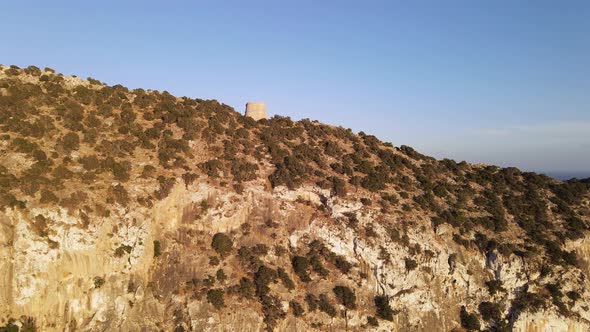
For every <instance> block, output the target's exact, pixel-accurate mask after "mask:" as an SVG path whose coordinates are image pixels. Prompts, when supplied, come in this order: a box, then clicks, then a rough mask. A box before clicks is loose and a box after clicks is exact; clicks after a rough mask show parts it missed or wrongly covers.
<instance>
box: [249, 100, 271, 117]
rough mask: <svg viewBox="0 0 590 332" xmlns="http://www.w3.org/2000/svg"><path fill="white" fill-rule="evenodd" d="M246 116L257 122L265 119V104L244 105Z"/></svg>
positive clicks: (252, 103) (250, 103)
mask: <svg viewBox="0 0 590 332" xmlns="http://www.w3.org/2000/svg"><path fill="white" fill-rule="evenodd" d="M245 115H246V116H249V117H251V118H252V119H254V120H256V121H258V120H260V119H266V118H267V117H266V104H264V103H263V102H249V103H246V114H245Z"/></svg>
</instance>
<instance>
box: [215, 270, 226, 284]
mask: <svg viewBox="0 0 590 332" xmlns="http://www.w3.org/2000/svg"><path fill="white" fill-rule="evenodd" d="M215 278H217V281H219V282H224V281H225V280H226V279H227V275H226V274H225V272H223V269H218V270H217V272H216V273H215Z"/></svg>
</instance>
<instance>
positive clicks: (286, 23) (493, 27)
mask: <svg viewBox="0 0 590 332" xmlns="http://www.w3.org/2000/svg"><path fill="white" fill-rule="evenodd" d="M0 29H1V31H3V34H2V35H3V38H2V42H1V44H0V63H3V64H17V65H19V66H26V65H29V64H35V65H37V66H40V67H43V66H49V67H52V68H54V69H56V70H58V71H59V72H63V73H64V74H75V75H78V76H82V77H87V76H91V77H94V78H96V79H99V80H101V81H104V82H107V83H109V84H116V83H121V84H123V85H126V86H128V87H131V88H138V87H143V88H151V89H159V90H168V91H170V92H171V93H174V94H177V95H186V96H190V97H198V98H212V99H218V100H219V101H222V102H225V103H226V104H229V105H231V106H233V107H234V108H236V110H238V111H242V110H243V107H244V104H245V102H246V101H249V100H262V101H266V103H267V108H268V110H269V112H270V113H271V114H280V115H285V116H290V117H292V118H293V119H301V118H306V117H307V118H311V119H317V120H320V121H322V122H326V123H330V124H336V125H342V126H344V127H350V128H352V129H353V130H355V131H360V130H363V131H365V132H367V133H372V134H375V135H377V136H378V137H379V138H381V139H383V140H385V141H391V142H393V143H394V144H395V145H401V144H406V145H410V146H413V147H415V148H417V149H418V150H420V151H422V152H424V153H427V154H430V155H434V156H436V157H438V158H442V157H451V158H454V159H457V160H467V161H470V162H485V163H492V164H498V165H502V166H517V167H521V168H523V169H526V170H536V171H590V1H537V0H535V1H471V0H470V1H394V0H390V1H354V2H350V1H317V0H315V1H233V2H226V1H192V2H182V1H158V2H150V1H141V2H140V1H137V2H135V1H134V2H131V1H76V2H74V1H72V2H63V1H37V2H33V1H18V2H17V1H14V2H13V3H12V4H9V3H3V4H2V12H1V13H0Z"/></svg>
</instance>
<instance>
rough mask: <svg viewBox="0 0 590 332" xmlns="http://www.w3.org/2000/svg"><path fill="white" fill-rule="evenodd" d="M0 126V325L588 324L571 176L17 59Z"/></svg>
mask: <svg viewBox="0 0 590 332" xmlns="http://www.w3.org/2000/svg"><path fill="white" fill-rule="evenodd" d="M0 128H1V131H0V230H1V232H0V257H1V259H0V331H14V330H16V328H17V327H20V329H21V330H22V331H31V330H35V329H36V330H39V331H64V330H66V331H74V330H79V331H191V330H193V331H229V330H231V331H257V330H276V331H340V330H350V331H366V330H374V331H392V330H395V331H397V330H411V331H414V330H423V331H449V330H452V329H456V330H461V329H465V330H480V329H481V330H491V331H509V330H515V331H548V330H551V329H552V331H588V330H590V312H589V307H588V306H589V305H590V292H589V291H588V289H590V282H589V280H588V279H587V276H588V275H589V273H590V265H589V261H588V257H589V255H590V239H589V238H588V230H589V225H590V179H586V180H570V181H567V182H559V181H555V180H553V179H551V178H548V177H546V176H543V175H538V174H535V173H527V172H521V171H519V170H518V169H515V168H499V167H495V166H485V165H471V164H468V163H465V162H461V163H457V162H455V161H453V160H448V159H444V160H440V161H437V160H435V159H434V158H431V157H427V156H424V155H422V154H420V153H419V152H417V151H415V150H414V149H412V148H410V147H408V146H400V147H394V146H393V145H392V144H391V143H384V142H381V141H380V140H379V139H377V138H376V137H375V136H372V135H368V134H365V133H362V132H361V133H358V134H355V133H353V132H352V131H351V130H349V129H344V128H341V127H335V126H329V125H325V124H322V123H319V122H317V121H310V120H301V121H297V122H295V121H292V120H291V119H289V118H285V117H278V116H275V117H274V118H272V119H268V120H266V119H263V120H260V121H254V120H253V119H251V118H248V117H244V116H242V115H241V114H239V113H237V112H235V111H234V110H233V109H232V108H231V107H229V106H227V105H224V104H221V103H219V102H217V101H215V100H201V99H191V98H187V97H181V98H179V97H175V96H173V95H171V94H169V93H168V92H165V91H164V92H159V91H151V90H147V91H146V90H143V89H136V90H129V89H127V88H125V87H123V86H121V85H115V86H107V85H105V84H103V83H101V82H100V81H98V80H95V79H92V78H88V79H81V78H77V77H70V76H64V75H61V74H57V73H55V72H54V71H53V70H52V69H49V68H46V69H43V70H41V69H39V68H37V67H34V66H30V67H27V68H25V69H21V68H18V67H16V66H11V67H6V66H3V67H0ZM2 326H4V327H2Z"/></svg>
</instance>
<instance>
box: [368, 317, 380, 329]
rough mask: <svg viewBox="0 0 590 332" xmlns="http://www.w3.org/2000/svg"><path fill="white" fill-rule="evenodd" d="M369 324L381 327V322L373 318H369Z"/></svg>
mask: <svg viewBox="0 0 590 332" xmlns="http://www.w3.org/2000/svg"><path fill="white" fill-rule="evenodd" d="M367 324H369V325H371V326H374V327H377V326H379V321H378V320H377V318H375V317H373V316H367Z"/></svg>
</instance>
